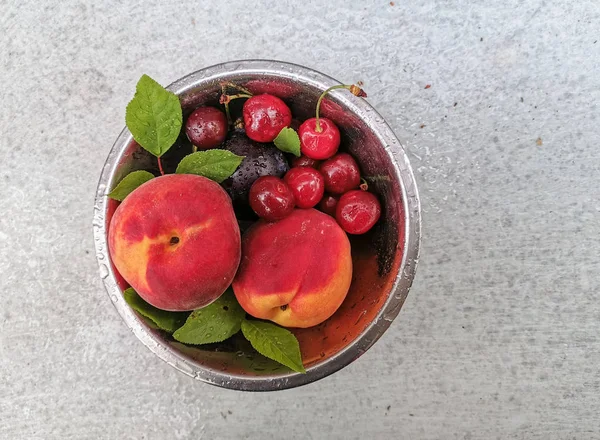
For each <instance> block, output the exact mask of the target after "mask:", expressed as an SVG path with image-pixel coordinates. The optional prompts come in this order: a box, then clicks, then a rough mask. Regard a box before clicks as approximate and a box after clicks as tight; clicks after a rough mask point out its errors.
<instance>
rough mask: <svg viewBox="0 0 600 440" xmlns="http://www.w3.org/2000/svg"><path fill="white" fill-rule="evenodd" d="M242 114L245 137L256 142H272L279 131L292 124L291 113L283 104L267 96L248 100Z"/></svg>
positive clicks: (276, 98)
mask: <svg viewBox="0 0 600 440" xmlns="http://www.w3.org/2000/svg"><path fill="white" fill-rule="evenodd" d="M242 114H243V116H244V125H245V127H246V135H247V136H248V137H249V138H250V139H252V140H255V141H257V142H273V139H275V138H276V137H277V135H278V134H279V132H280V131H281V129H282V128H284V127H288V126H289V125H290V124H291V122H292V111H291V110H290V108H289V107H288V106H287V105H286V104H285V102H283V101H282V100H281V99H279V98H278V97H277V96H273V95H267V94H264V95H256V96H252V97H251V98H249V99H248V100H247V101H246V102H245V103H244V108H243V110H242Z"/></svg>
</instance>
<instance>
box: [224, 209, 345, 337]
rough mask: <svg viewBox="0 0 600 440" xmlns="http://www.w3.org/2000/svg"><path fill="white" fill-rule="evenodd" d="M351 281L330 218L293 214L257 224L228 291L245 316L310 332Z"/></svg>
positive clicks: (339, 234)
mask: <svg viewBox="0 0 600 440" xmlns="http://www.w3.org/2000/svg"><path fill="white" fill-rule="evenodd" d="M351 280H352V259H351V255H350V242H349V241H348V237H347V236H346V233H345V232H344V231H343V230H342V229H341V228H340V227H339V226H338V224H337V223H336V222H335V220H334V219H333V218H331V217H330V216H328V215H326V214H323V213H322V212H319V211H317V210H315V209H296V210H294V211H293V212H292V213H291V214H290V215H289V216H288V217H286V218H284V219H283V220H280V221H278V222H275V223H267V222H265V221H263V220H260V221H259V222H258V223H257V224H256V225H254V226H253V227H251V228H250V229H249V230H248V232H247V233H246V234H244V238H243V240H242V261H241V263H240V268H239V270H238V273H237V275H236V277H235V279H234V281H233V291H234V293H235V296H236V297H237V299H238V301H239V303H240V304H241V306H242V307H243V308H244V310H245V311H246V312H248V313H249V314H251V315H252V316H254V317H256V318H261V319H269V320H271V321H274V322H276V323H277V324H280V325H283V326H285V327H303V328H304V327H312V326H313V325H317V324H319V323H321V322H323V321H325V320H326V319H327V318H329V317H330V316H331V315H333V313H334V312H335V311H336V310H337V309H338V307H339V306H340V305H341V304H342V302H343V301H344V298H345V297H346V294H347V293H348V289H349V288H350V282H351Z"/></svg>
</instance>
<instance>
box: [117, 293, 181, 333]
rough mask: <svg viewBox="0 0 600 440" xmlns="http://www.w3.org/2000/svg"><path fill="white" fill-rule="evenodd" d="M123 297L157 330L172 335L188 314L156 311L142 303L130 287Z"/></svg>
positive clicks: (154, 308) (144, 302)
mask: <svg viewBox="0 0 600 440" xmlns="http://www.w3.org/2000/svg"><path fill="white" fill-rule="evenodd" d="M123 297H124V298H125V302H127V304H129V305H130V306H131V308H132V309H133V310H135V311H136V312H138V313H139V314H140V315H142V316H145V317H146V318H148V319H149V320H150V321H152V322H153V323H154V324H156V326H157V327H158V328H160V329H162V330H165V331H167V332H169V333H173V332H174V331H175V330H177V329H178V328H179V327H181V326H182V325H183V324H184V322H185V318H187V316H188V314H189V313H188V312H168V311H166V310H161V309H157V308H156V307H154V306H152V305H150V304H148V303H147V302H146V301H144V300H143V299H142V298H141V297H140V296H139V295H138V294H137V292H136V291H135V290H133V289H132V288H131V287H130V288H128V289H126V290H125V291H124V292H123Z"/></svg>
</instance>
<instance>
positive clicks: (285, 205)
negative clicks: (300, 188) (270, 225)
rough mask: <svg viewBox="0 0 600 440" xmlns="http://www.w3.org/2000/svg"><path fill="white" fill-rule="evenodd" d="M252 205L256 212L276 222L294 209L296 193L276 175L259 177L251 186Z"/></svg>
mask: <svg viewBox="0 0 600 440" xmlns="http://www.w3.org/2000/svg"><path fill="white" fill-rule="evenodd" d="M249 200H250V207H251V208H252V209H253V210H254V212H256V214H257V215H258V216H259V217H261V218H263V219H265V220H267V221H269V222H274V221H277V220H281V219H282V218H284V217H287V216H288V215H289V214H290V213H291V212H292V211H293V210H294V195H293V194H292V191H291V190H290V188H289V186H288V185H287V184H286V183H285V182H284V181H283V180H281V179H280V178H279V177H275V176H263V177H259V178H258V179H257V180H256V182H254V184H253V185H252V188H250V198H249Z"/></svg>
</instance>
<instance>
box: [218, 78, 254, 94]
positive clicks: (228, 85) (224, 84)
mask: <svg viewBox="0 0 600 440" xmlns="http://www.w3.org/2000/svg"><path fill="white" fill-rule="evenodd" d="M225 87H231V88H232V89H236V90H238V91H240V92H242V93H246V94H248V95H250V96H252V92H250V90H248V89H245V88H244V87H242V86H238V85H237V84H234V83H232V82H229V81H223V82H222V83H221V90H222V92H223V95H226V94H227V93H225Z"/></svg>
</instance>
